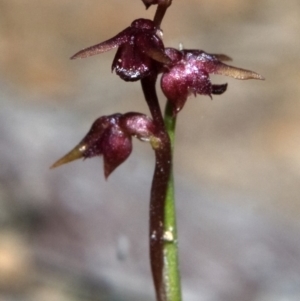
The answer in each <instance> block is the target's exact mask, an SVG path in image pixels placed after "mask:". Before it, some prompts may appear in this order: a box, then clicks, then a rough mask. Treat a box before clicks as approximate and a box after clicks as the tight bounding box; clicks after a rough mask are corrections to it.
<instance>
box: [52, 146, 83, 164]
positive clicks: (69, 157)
mask: <svg viewBox="0 0 300 301" xmlns="http://www.w3.org/2000/svg"><path fill="white" fill-rule="evenodd" d="M84 149H85V148H84V145H82V144H78V145H77V146H75V147H74V148H73V149H72V150H71V151H70V152H68V153H67V154H66V155H64V156H63V157H62V158H60V159H59V160H57V161H56V162H55V163H54V164H52V165H51V167H50V168H51V169H52V168H55V167H58V166H61V165H63V164H67V163H69V162H72V161H75V160H77V159H80V158H82V157H83V151H84Z"/></svg>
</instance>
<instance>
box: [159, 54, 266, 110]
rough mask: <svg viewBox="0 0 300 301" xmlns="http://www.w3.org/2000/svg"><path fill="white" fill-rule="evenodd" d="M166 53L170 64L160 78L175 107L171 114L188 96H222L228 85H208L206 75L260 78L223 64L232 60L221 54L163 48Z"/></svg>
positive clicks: (247, 71)
mask: <svg viewBox="0 0 300 301" xmlns="http://www.w3.org/2000/svg"><path fill="white" fill-rule="evenodd" d="M165 53H166V54H167V55H168V56H169V58H170V59H171V61H172V63H171V64H170V66H165V67H164V69H163V75H162V78H161V87H162V91H163V93H164V94H165V96H166V97H167V98H168V99H169V100H170V101H171V103H172V104H173V107H174V114H176V113H178V112H179V111H180V110H181V109H182V108H183V106H184V104H185V102H186V100H187V98H188V96H189V95H191V94H194V95H195V96H196V95H197V94H201V95H208V96H209V97H211V98H212V94H216V95H219V94H222V93H224V92H225V91H226V89H227V84H222V85H213V84H211V81H210V78H209V74H221V75H227V76H231V77H234V78H236V79H263V77H262V76H260V75H259V74H257V73H255V72H252V71H249V70H245V69H241V68H236V67H232V66H229V65H226V64H224V63H222V61H228V60H231V59H230V58H229V57H228V56H226V55H223V54H208V53H206V52H204V51H201V50H190V49H188V50H182V51H179V50H176V49H174V48H166V50H165Z"/></svg>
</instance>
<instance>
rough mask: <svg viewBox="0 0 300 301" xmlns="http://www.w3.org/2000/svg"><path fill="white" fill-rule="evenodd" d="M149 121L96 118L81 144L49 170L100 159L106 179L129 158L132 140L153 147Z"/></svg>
mask: <svg viewBox="0 0 300 301" xmlns="http://www.w3.org/2000/svg"><path fill="white" fill-rule="evenodd" d="M155 133H156V131H155V127H154V124H153V121H152V119H151V118H149V117H147V116H146V115H144V114H139V113H134V112H131V113H127V114H123V115H122V114H113V115H110V116H102V117H100V118H98V119H97V120H96V121H95V122H94V123H93V125H92V127H91V129H90V131H89V132H88V133H87V135H86V136H85V137H84V138H83V140H82V141H81V142H80V143H79V144H78V145H77V146H76V147H75V148H74V149H73V150H71V151H70V152H69V153H68V154H66V155H65V156H64V157H62V158H61V159H60V160H58V161H57V162H56V163H54V164H53V165H52V168H54V167H57V166H60V165H62V164H65V163H68V162H71V161H74V160H76V159H79V158H84V159H86V158H92V157H95V156H101V155H102V156H103V161H104V175H105V177H106V178H107V177H108V176H109V175H110V174H111V173H112V172H113V171H114V170H115V169H116V168H117V167H118V166H119V165H120V164H122V163H123V162H124V161H125V160H126V159H127V158H128V157H129V155H130V154H131V151H132V136H134V137H136V138H138V139H140V140H142V141H150V143H151V144H152V146H155V143H157V141H158V139H157V138H156V136H155Z"/></svg>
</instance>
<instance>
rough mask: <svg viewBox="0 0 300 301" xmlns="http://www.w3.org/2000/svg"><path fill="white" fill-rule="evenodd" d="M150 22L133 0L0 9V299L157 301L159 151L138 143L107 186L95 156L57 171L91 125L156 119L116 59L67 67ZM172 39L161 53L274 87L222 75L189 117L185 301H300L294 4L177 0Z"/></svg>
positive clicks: (182, 202) (182, 173)
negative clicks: (210, 59)
mask: <svg viewBox="0 0 300 301" xmlns="http://www.w3.org/2000/svg"><path fill="white" fill-rule="evenodd" d="M153 13H154V8H150V9H149V10H148V11H145V9H144V7H143V5H142V3H141V1H138V0H131V1H121V0H111V1H95V0H88V1H87V0H85V1H79V0H72V1H70V0H61V1H54V0H49V1H37V0H27V1H21V0H9V1H5V0H0V104H1V109H0V138H1V142H0V297H1V300H4V301H8V300H22V301H23V300H42V301H43V300H124V299H125V300H127V299H131V300H132V299H139V300H140V299H141V298H142V299H145V300H151V299H153V290H152V285H151V279H150V272H149V267H148V265H149V264H148V249H147V223H148V213H147V210H148V208H147V206H148V196H149V189H150V182H151V175H152V170H153V154H152V151H151V150H150V148H149V146H148V145H146V144H142V143H140V142H135V143H134V151H133V153H132V155H131V156H130V158H129V160H128V161H126V163H124V164H123V165H122V166H121V167H120V168H119V169H118V170H116V172H115V173H114V174H113V175H112V176H111V177H110V179H109V180H108V181H107V182H105V180H104V178H103V175H102V162H101V160H100V159H93V160H88V161H85V162H84V163H82V162H80V161H78V162H74V163H73V164H70V165H67V166H64V167H61V168H60V169H58V170H53V171H49V170H48V166H50V165H51V164H52V163H53V162H54V161H55V160H56V159H57V158H59V157H60V156H61V155H63V154H64V153H65V152H66V151H68V150H69V149H71V148H72V147H73V146H74V145H75V144H76V143H77V142H78V141H79V140H80V139H81V138H82V137H83V135H84V134H85V133H86V132H87V130H88V129H89V127H90V124H91V123H92V122H93V121H94V120H95V119H96V118H97V117H99V116H101V115H105V114H112V113H115V112H127V111H133V110H134V111H141V112H145V113H147V114H148V110H147V107H146V104H145V102H144V101H143V97H142V93H141V89H140V85H139V83H134V84H128V83H125V82H122V81H120V80H119V78H117V77H116V76H115V74H112V73H111V72H110V66H111V61H112V59H113V56H114V52H109V53H105V54H102V55H101V56H95V57H92V58H89V59H86V60H77V61H70V60H68V58H69V57H70V56H71V55H72V54H74V53H75V52H76V51H78V50H80V49H81V48H84V47H86V46H90V45H93V44H95V43H98V42H100V41H103V40H105V39H107V38H110V37H111V36H113V35H115V34H116V33H117V32H119V31H120V30H122V29H123V28H125V27H126V26H128V25H129V24H130V23H131V21H132V20H134V19H135V18H139V17H144V18H151V17H152V16H153ZM163 30H164V42H165V45H167V46H172V47H177V46H178V44H179V43H183V45H184V47H186V48H197V49H203V50H205V51H207V52H214V53H225V54H227V55H229V56H231V57H232V58H233V59H234V61H233V62H232V64H233V65H235V66H239V67H243V68H247V69H251V70H254V71H257V72H259V73H261V74H262V75H263V76H265V77H266V81H264V82H258V81H237V80H232V79H228V78H223V77H217V76H215V77H213V81H214V82H216V83H224V82H228V83H229V88H228V91H227V92H226V93H225V94H224V95H223V96H222V97H219V96H215V97H214V99H213V101H211V100H210V99H209V97H201V96H199V97H197V98H194V97H191V98H190V99H189V100H188V102H187V104H186V106H185V107H184V110H183V111H182V112H181V113H180V115H179V119H178V131H177V138H176V153H175V175H176V184H177V185H176V192H177V196H176V197H177V204H178V214H179V235H180V250H181V257H180V259H181V267H182V276H183V288H184V294H185V300H205V301H206V300H213V301H218V300H222V301H224V300H225V301H227V300H228V301H229V300H230V301H235V300H243V301H244V300H245V301H248V300H249V301H253V300H263V301H265V300H266V301H269V300H275V301H277V300H278V301H279V300H283V298H287V299H285V300H299V298H300V289H299V287H300V238H299V230H300V225H299V215H300V197H299V192H300V85H299V82H300V71H299V70H300V68H299V62H300V57H299V53H300V39H299V32H300V3H299V1H298V0H289V1H275V0H262V1H254V0H252V1H250V0H245V1H237V0H227V1H221V0H211V1H204V0H203V1H200V0H189V1H187V0H186V1H177V0H174V3H173V6H172V7H171V8H170V10H169V11H168V13H167V15H166V18H165V20H164V22H163ZM160 95H161V94H160ZM161 103H162V105H163V104H164V97H163V96H161Z"/></svg>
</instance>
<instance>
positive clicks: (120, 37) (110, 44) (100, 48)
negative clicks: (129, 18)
mask: <svg viewBox="0 0 300 301" xmlns="http://www.w3.org/2000/svg"><path fill="white" fill-rule="evenodd" d="M130 31H131V30H130V28H126V29H124V30H123V31H121V32H120V33H118V34H117V35H116V36H114V37H113V38H111V39H109V40H106V41H104V42H102V43H100V44H97V45H94V46H91V47H88V48H85V49H83V50H80V51H79V52H77V53H75V54H74V55H73V56H71V60H74V59H78V58H81V59H82V58H86V57H89V56H92V55H96V54H99V53H103V52H106V51H109V50H111V49H113V48H116V47H118V46H120V45H122V44H124V43H126V42H128V41H129V39H130Z"/></svg>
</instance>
